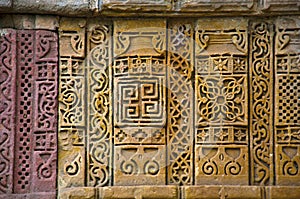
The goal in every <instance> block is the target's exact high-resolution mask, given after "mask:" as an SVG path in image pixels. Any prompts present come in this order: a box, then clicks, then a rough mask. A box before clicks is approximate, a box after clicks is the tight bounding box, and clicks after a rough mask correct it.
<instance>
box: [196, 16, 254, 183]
mask: <svg viewBox="0 0 300 199" xmlns="http://www.w3.org/2000/svg"><path fill="white" fill-rule="evenodd" d="M211 24H216V26H211ZM246 30H247V21H246V20H242V19H231V20H230V22H229V21H228V20H226V19H222V20H213V19H203V20H198V24H197V28H196V54H195V58H196V69H195V70H196V86H195V93H196V99H195V100H196V111H195V122H196V123H195V127H196V129H197V131H196V137H195V139H196V146H195V147H196V148H195V155H196V156H195V168H196V174H195V175H196V184H248V178H249V177H248V174H247V172H248V168H249V166H248V161H249V160H248V155H247V153H248V147H247V144H248V142H247V141H248V130H247V125H248V106H247V105H248V89H247V88H248V85H247V84H248V81H247V79H248V78H247V71H248V61H247V56H248V55H247V45H248V40H247V32H246ZM225 145H226V146H225Z"/></svg>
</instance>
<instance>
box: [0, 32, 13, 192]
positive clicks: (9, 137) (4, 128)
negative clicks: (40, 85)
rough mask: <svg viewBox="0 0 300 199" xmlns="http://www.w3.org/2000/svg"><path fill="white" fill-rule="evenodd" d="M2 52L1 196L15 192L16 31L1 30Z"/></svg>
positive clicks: (0, 111) (0, 82) (0, 71)
mask: <svg viewBox="0 0 300 199" xmlns="http://www.w3.org/2000/svg"><path fill="white" fill-rule="evenodd" d="M0 52H1V53H0V60H1V62H0V151H1V153H0V165H1V169H0V194H3V193H12V191H13V187H12V184H13V177H14V176H13V167H14V158H15V155H14V146H15V143H14V140H15V128H14V126H15V123H16V120H15V114H16V113H15V111H16V107H15V104H16V81H15V79H16V73H17V71H16V31H15V30H12V29H2V30H1V37H0Z"/></svg>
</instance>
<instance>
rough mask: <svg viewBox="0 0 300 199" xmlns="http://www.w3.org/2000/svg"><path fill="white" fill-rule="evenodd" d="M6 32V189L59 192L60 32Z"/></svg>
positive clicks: (0, 125) (0, 182)
mask: <svg viewBox="0 0 300 199" xmlns="http://www.w3.org/2000/svg"><path fill="white" fill-rule="evenodd" d="M4 32H5V35H4V36H2V37H1V38H0V40H1V41H0V58H1V62H0V71H1V73H0V83H1V84H0V96H1V100H0V113H1V116H0V150H1V153H0V194H11V193H12V194H26V195H27V194H32V193H37V192H53V193H55V187H56V154H57V138H56V137H57V136H56V135H57V127H56V126H57V121H56V120H57V62H58V58H57V57H58V48H57V35H56V34H55V33H54V32H51V31H44V30H19V31H15V30H4ZM46 195H47V194H46ZM54 195H55V194H52V195H51V194H50V195H47V196H49V198H51V197H52V198H53V197H54ZM7 196H8V195H7ZM28 196H29V195H28ZM8 197H9V196H8ZM46 198H47V197H46Z"/></svg>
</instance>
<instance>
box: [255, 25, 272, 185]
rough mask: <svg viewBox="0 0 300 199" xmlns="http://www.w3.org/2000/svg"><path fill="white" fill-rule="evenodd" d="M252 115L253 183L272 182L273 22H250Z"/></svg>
mask: <svg viewBox="0 0 300 199" xmlns="http://www.w3.org/2000/svg"><path fill="white" fill-rule="evenodd" d="M251 30H252V31H251V37H250V38H251V39H250V44H251V46H250V49H251V54H250V57H251V59H250V60H251V66H252V67H251V73H250V74H251V75H250V78H251V83H250V85H251V93H250V99H251V101H250V109H251V110H253V111H252V114H251V118H250V131H251V151H252V154H251V155H252V157H253V159H252V162H251V167H252V179H251V182H252V183H253V184H260V185H267V184H270V183H271V184H272V183H273V182H272V179H273V178H272V176H273V171H272V168H271V165H273V162H272V161H273V160H272V157H271V156H270V154H272V153H273V151H272V147H271V144H272V140H273V138H272V135H273V133H272V126H271V125H272V106H271V102H272V99H273V97H272V93H273V91H272V82H273V81H272V74H273V72H272V70H273V68H272V63H271V57H272V48H273V46H272V39H273V38H272V34H273V33H272V25H271V24H269V23H267V22H253V23H251Z"/></svg>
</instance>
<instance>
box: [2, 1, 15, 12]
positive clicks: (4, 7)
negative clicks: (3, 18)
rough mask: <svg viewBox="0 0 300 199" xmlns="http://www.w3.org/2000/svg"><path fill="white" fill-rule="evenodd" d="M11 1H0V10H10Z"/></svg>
mask: <svg viewBox="0 0 300 199" xmlns="http://www.w3.org/2000/svg"><path fill="white" fill-rule="evenodd" d="M12 1H13V0H0V10H10V8H11V7H12Z"/></svg>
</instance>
